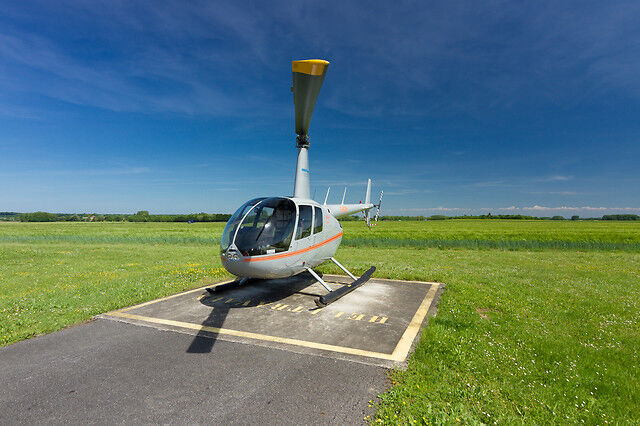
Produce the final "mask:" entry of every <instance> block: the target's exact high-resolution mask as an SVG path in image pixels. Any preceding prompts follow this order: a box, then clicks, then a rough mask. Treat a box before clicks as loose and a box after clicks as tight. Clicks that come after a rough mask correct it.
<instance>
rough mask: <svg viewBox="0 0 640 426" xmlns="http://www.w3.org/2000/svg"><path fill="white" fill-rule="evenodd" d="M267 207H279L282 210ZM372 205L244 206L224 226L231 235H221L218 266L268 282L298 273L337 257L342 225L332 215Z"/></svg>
mask: <svg viewBox="0 0 640 426" xmlns="http://www.w3.org/2000/svg"><path fill="white" fill-rule="evenodd" d="M285 200H286V201H285ZM252 201H254V200H252ZM249 203H251V201H250V202H249ZM265 203H266V205H276V206H281V208H280V211H279V210H278V208H277V207H276V209H273V210H271V207H269V206H265ZM372 207H373V205H372V204H369V203H366V204H362V203H361V204H339V205H326V204H324V205H323V204H319V203H318V202H316V201H314V200H308V199H302V198H295V197H274V198H266V199H262V200H260V201H257V202H256V204H255V205H253V206H247V205H246V204H245V206H243V207H241V208H240V209H239V210H238V212H236V214H235V215H234V216H233V217H232V218H231V219H230V220H229V223H228V224H227V227H225V233H228V234H230V233H233V235H228V236H225V235H223V241H222V251H221V255H220V258H221V260H222V264H223V266H224V268H225V269H226V270H227V271H229V272H230V273H232V274H234V275H236V276H238V277H247V278H262V279H269V278H284V277H289V276H292V275H296V274H299V273H301V272H304V271H305V270H307V269H308V268H314V267H316V266H318V265H320V264H321V263H324V262H326V261H327V260H329V259H331V258H332V257H333V256H334V255H335V253H336V251H337V250H338V247H339V246H340V242H341V241H342V226H341V225H340V222H338V220H337V218H336V216H343V215H348V214H353V213H357V212H359V211H363V210H368V209H370V208H372ZM261 208H262V210H263V211H264V210H265V209H268V210H269V213H271V216H270V217H267V214H262V212H260V211H259V210H260V209H261ZM282 211H284V214H283V213H282ZM277 215H280V216H281V217H280V218H277V217H276V216H277ZM334 215H335V216H334ZM239 216H242V217H239ZM285 216H286V217H285ZM238 220H239V222H238ZM236 222H237V223H236ZM234 226H235V227H234ZM279 234H280V236H277V235H279ZM274 236H276V237H275V238H274ZM227 239H228V240H227Z"/></svg>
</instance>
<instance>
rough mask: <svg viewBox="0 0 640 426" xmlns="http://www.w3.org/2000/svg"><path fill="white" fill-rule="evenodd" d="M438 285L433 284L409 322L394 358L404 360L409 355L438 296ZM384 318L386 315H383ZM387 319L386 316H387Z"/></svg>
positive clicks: (394, 352)
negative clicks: (414, 340) (423, 321)
mask: <svg viewBox="0 0 640 426" xmlns="http://www.w3.org/2000/svg"><path fill="white" fill-rule="evenodd" d="M438 287H440V284H432V285H431V288H429V291H428V292H427V295H426V296H425V297H424V300H423V301H422V303H421V304H420V306H419V307H418V310H417V311H416V314H415V315H414V316H413V319H412V320H411V322H410V323H409V326H408V327H407V329H406V330H405V331H404V333H403V334H402V337H401V338H400V341H399V342H398V344H397V345H396V348H395V349H394V350H393V354H392V356H393V359H395V360H398V361H404V360H405V359H406V358H407V355H409V351H410V350H411V344H412V343H413V339H415V337H416V335H417V334H418V332H419V331H420V326H421V325H422V320H424V317H425V316H426V315H427V313H428V312H429V308H430V307H431V304H432V303H433V299H434V298H435V297H436V292H437V291H438ZM383 318H384V317H383ZM385 320H386V318H385Z"/></svg>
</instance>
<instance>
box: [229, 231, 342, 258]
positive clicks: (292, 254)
mask: <svg viewBox="0 0 640 426" xmlns="http://www.w3.org/2000/svg"><path fill="white" fill-rule="evenodd" d="M341 236H342V232H340V233H339V234H336V235H334V236H333V237H331V238H329V239H328V240H324V241H322V242H320V243H318V244H314V245H312V246H309V247H307V248H303V249H300V250H296V251H292V252H290V253H280V254H275V255H272V256H261V257H247V258H244V259H242V261H243V262H260V261H262V260H275V259H282V258H284V257H289V256H295V255H297V254H301V253H306V252H308V251H311V250H315V249H317V248H318V247H322V246H323V245H325V244H329V243H330V242H331V241H333V240H335V239H336V238H340V237H341Z"/></svg>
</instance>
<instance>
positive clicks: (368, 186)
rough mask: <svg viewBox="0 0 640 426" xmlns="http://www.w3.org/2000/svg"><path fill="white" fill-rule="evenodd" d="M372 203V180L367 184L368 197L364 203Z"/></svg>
mask: <svg viewBox="0 0 640 426" xmlns="http://www.w3.org/2000/svg"><path fill="white" fill-rule="evenodd" d="M370 202H371V179H369V181H368V182H367V195H366V196H365V197H364V203H365V204H369V203H370Z"/></svg>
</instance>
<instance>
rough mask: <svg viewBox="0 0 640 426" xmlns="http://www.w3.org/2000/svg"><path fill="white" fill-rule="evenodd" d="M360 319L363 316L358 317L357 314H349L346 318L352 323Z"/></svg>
mask: <svg viewBox="0 0 640 426" xmlns="http://www.w3.org/2000/svg"><path fill="white" fill-rule="evenodd" d="M362 318H364V314H360V315H358V314H357V313H356V314H351V315H349V316H348V317H347V319H350V320H354V321H360V320H361V319H362Z"/></svg>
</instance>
